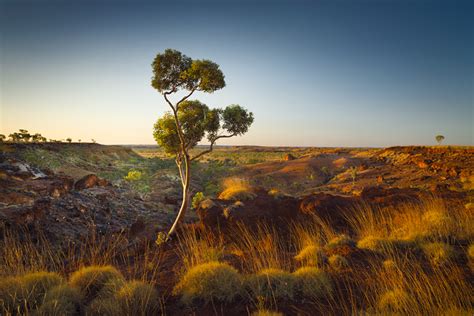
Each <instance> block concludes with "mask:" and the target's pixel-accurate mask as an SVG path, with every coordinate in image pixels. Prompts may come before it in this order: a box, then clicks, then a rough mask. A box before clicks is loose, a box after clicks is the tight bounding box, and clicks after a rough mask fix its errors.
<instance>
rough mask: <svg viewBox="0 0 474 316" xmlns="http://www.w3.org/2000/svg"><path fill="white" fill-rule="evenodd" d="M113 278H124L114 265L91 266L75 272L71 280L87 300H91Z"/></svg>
mask: <svg viewBox="0 0 474 316" xmlns="http://www.w3.org/2000/svg"><path fill="white" fill-rule="evenodd" d="M113 280H123V276H122V274H121V273H120V272H119V271H118V270H117V269H115V268H114V267H112V266H103V267H100V266H90V267H85V268H82V269H79V270H77V271H76V272H74V273H73V274H72V275H71V278H70V280H69V282H70V284H71V285H72V286H74V287H77V288H78V289H79V290H80V291H81V293H82V295H84V297H85V299H86V300H87V301H90V300H92V299H94V298H95V297H96V296H97V295H98V294H99V292H100V291H101V290H102V289H103V288H104V286H105V285H107V284H110V282H111V281H113Z"/></svg>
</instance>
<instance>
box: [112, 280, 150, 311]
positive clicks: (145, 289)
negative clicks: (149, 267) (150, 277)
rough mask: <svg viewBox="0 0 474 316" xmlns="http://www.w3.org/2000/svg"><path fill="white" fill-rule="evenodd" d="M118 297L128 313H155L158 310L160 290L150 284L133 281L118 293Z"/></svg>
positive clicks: (123, 309) (123, 308)
mask: <svg viewBox="0 0 474 316" xmlns="http://www.w3.org/2000/svg"><path fill="white" fill-rule="evenodd" d="M117 299H118V301H119V303H120V306H122V311H123V313H124V314H126V315H154V314H156V313H157V310H158V300H159V297H158V292H157V290H156V289H155V288H154V287H153V286H152V285H150V284H146V283H143V282H141V281H132V282H128V283H125V285H124V286H123V287H122V288H121V289H120V291H119V292H118V293H117Z"/></svg>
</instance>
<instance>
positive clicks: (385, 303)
mask: <svg viewBox="0 0 474 316" xmlns="http://www.w3.org/2000/svg"><path fill="white" fill-rule="evenodd" d="M408 305H409V296H408V293H407V292H405V291H403V290H400V289H396V290H392V291H388V292H385V293H384V294H383V295H382V296H381V297H380V299H379V302H378V308H379V309H380V310H382V311H385V312H401V311H404V310H406V308H407V307H408Z"/></svg>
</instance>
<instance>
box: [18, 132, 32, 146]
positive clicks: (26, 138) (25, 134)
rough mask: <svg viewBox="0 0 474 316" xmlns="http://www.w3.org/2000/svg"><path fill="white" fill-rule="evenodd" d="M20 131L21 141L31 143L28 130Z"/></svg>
mask: <svg viewBox="0 0 474 316" xmlns="http://www.w3.org/2000/svg"><path fill="white" fill-rule="evenodd" d="M19 131H20V133H19V136H20V141H22V142H25V143H27V142H29V141H30V138H31V134H30V133H28V130H26V129H20V130H19Z"/></svg>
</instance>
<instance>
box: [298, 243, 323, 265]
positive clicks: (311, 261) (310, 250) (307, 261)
mask: <svg viewBox="0 0 474 316" xmlns="http://www.w3.org/2000/svg"><path fill="white" fill-rule="evenodd" d="M295 259H296V260H297V261H299V262H301V263H302V264H304V265H309V266H315V267H317V266H323V265H324V264H325V263H326V261H327V257H326V255H325V254H324V251H323V250H322V249H321V248H320V247H318V246H316V245H309V246H306V247H305V248H303V249H302V250H301V251H300V252H299V253H298V255H296V256H295Z"/></svg>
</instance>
